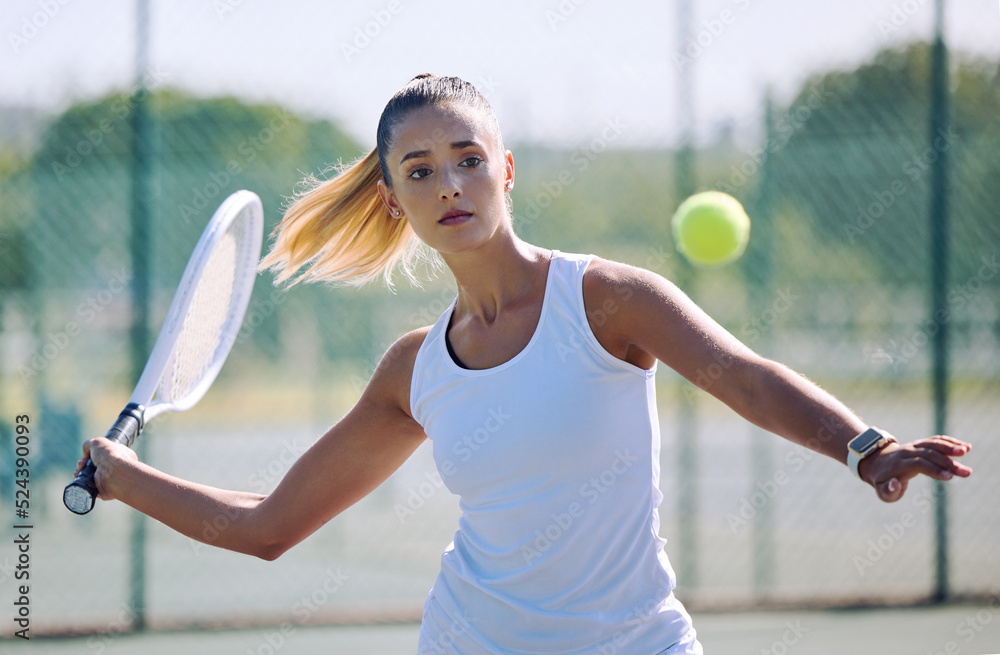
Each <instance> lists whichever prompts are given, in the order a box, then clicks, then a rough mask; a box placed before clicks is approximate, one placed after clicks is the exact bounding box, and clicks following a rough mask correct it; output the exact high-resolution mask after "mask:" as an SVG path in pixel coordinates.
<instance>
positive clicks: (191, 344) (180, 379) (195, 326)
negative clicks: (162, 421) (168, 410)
mask: <svg viewBox="0 0 1000 655" xmlns="http://www.w3.org/2000/svg"><path fill="white" fill-rule="evenodd" d="M250 222H251V221H250V210H249V209H244V210H243V211H242V212H241V213H240V215H238V216H237V217H236V218H235V219H234V220H233V221H232V223H231V224H230V225H229V227H228V229H227V230H226V232H225V233H224V234H223V235H222V237H221V238H220V239H219V241H218V243H217V244H216V246H215V248H214V249H213V250H212V252H211V253H210V255H209V257H208V261H207V262H206V264H205V268H204V271H203V273H202V275H201V278H200V279H199V280H198V282H197V285H196V286H195V288H194V291H193V294H192V299H191V304H190V305H189V307H188V312H187V314H186V316H185V317H184V322H183V325H182V327H181V332H180V334H179V336H178V338H177V342H176V344H175V345H174V348H173V352H172V353H171V355H170V359H169V360H168V362H167V367H166V369H165V370H164V373H163V377H162V378H161V379H160V383H159V386H158V387H157V395H158V396H159V399H160V400H161V401H164V402H173V403H180V402H183V399H184V398H185V397H187V396H188V395H190V394H192V393H195V392H196V391H197V389H198V387H199V385H200V384H201V383H202V381H203V380H204V379H205V378H206V374H207V372H208V371H209V370H210V369H211V368H212V367H213V366H214V365H215V363H216V361H217V359H218V358H220V357H221V358H225V356H226V355H227V354H228V346H226V347H222V348H220V346H223V345H224V344H226V342H227V337H231V336H232V335H231V333H232V332H233V331H234V330H237V329H239V324H240V322H241V321H240V320H239V319H240V318H241V316H237V314H241V313H242V311H241V310H242V307H241V302H240V300H241V298H244V297H245V296H246V295H247V294H249V293H250V288H251V287H252V286H253V281H254V274H255V265H256V258H257V255H256V253H254V252H252V242H253V234H252V230H251V229H250ZM248 258H251V259H253V261H252V262H248V261H247V260H248Z"/></svg>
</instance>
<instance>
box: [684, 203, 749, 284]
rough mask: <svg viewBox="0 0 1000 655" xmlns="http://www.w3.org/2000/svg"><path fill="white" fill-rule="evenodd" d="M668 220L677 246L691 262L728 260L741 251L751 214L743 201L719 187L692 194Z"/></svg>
mask: <svg viewBox="0 0 1000 655" xmlns="http://www.w3.org/2000/svg"><path fill="white" fill-rule="evenodd" d="M671 222H672V224H673V231H674V242H675V243H676V244H677V249H678V250H679V251H681V252H682V253H684V256H685V257H687V258H688V259H689V260H690V261H691V262H692V263H694V264H701V265H703V266H717V265H720V264H726V263H729V262H731V261H733V260H735V259H738V258H739V256H740V255H742V254H743V251H744V250H746V247H747V242H748V241H749V240H750V218H749V217H748V216H747V213H746V211H745V210H744V209H743V205H741V204H740V201H739V200H737V199H736V198H734V197H732V196H730V195H728V194H725V193H722V192H721V191H705V192H703V193H696V194H695V195H693V196H691V197H690V198H688V199H687V200H685V201H684V202H682V203H681V204H680V206H679V207H678V208H677V211H676V212H675V213H674V217H673V220H672V221H671Z"/></svg>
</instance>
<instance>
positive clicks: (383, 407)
mask: <svg viewBox="0 0 1000 655" xmlns="http://www.w3.org/2000/svg"><path fill="white" fill-rule="evenodd" d="M425 334H426V329H422V330H417V331H414V332H411V333H409V334H407V335H406V336H404V337H402V338H401V339H400V340H399V341H397V342H396V343H395V344H393V345H392V347H390V348H389V350H388V351H387V352H386V354H385V355H384V356H383V358H382V361H381V362H380V363H379V366H378V368H377V369H376V370H375V373H374V374H373V375H372V379H371V381H370V382H369V383H368V386H367V388H366V389H365V392H364V394H362V397H361V399H360V400H359V401H358V404H357V405H356V406H355V407H354V408H353V409H352V410H351V411H350V412H349V413H348V414H347V416H345V417H344V418H343V419H342V420H341V421H340V422H339V423H337V424H336V425H335V426H333V427H332V428H331V429H330V430H329V431H328V432H327V433H326V434H325V435H323V437H321V438H320V439H319V441H317V442H316V443H315V444H314V445H313V446H312V447H311V448H310V449H309V450H308V451H306V452H305V453H304V454H303V455H302V456H301V457H300V458H299V459H298V461H296V462H295V464H294V465H293V466H292V467H291V469H290V470H289V471H288V473H287V474H286V475H285V477H284V478H283V479H282V480H281V482H280V483H279V484H278V487H277V488H276V489H275V490H274V491H273V492H272V493H271V494H269V495H267V496H262V495H260V494H254V493H246V492H242V491H227V490H224V489H216V488H214V487H208V486H205V485H201V484H196V483H193V482H188V481H186V480H181V479H178V478H175V477H172V476H170V475H167V474H165V473H162V472H160V471H158V470H156V469H154V468H152V467H151V466H148V465H146V464H143V463H142V462H139V461H138V458H137V456H136V454H135V452H134V451H132V450H130V449H128V448H126V447H124V446H121V445H120V444H114V443H112V442H109V441H108V440H107V439H104V438H100V439H91V440H90V441H88V442H87V443H85V444H84V457H83V460H82V461H84V462H85V461H86V459H87V457H88V456H89V457H90V458H91V459H92V460H93V461H94V464H95V465H96V466H97V476H96V480H97V486H98V489H99V490H100V497H101V498H103V499H106V500H107V499H113V498H116V499H118V500H121V501H122V502H124V503H126V504H128V505H130V506H132V507H134V508H135V509H137V510H139V511H140V512H142V513H144V514H147V515H149V516H150V517H152V518H154V519H156V520H158V521H160V522H162V523H164V524H166V525H167V526H169V527H171V528H173V529H175V530H177V531H178V532H181V533H183V534H185V535H187V536H188V537H191V538H192V539H196V540H198V541H202V542H205V543H209V544H211V545H213V546H219V547H221V548H226V549H229V550H235V551H238V552H241V553H246V554H249V555H255V556H257V557H261V558H263V559H267V560H272V559H275V558H277V557H278V556H279V555H281V554H282V553H283V552H285V551H286V550H288V549H289V548H291V547H292V546H294V545H295V544H297V543H298V542H300V541H302V540H303V539H305V538H306V537H307V536H309V535H310V534H312V533H313V532H315V531H316V530H317V529H318V528H319V527H320V526H322V525H323V524H324V523H326V522H327V521H329V520H330V519H331V518H333V517H334V516H336V515H337V514H339V513H340V512H342V511H344V510H345V509H347V508H348V507H350V506H351V505H353V504H354V503H355V502H357V501H358V500H360V499H361V498H363V497H364V496H366V495H367V494H368V493H370V492H371V491H372V490H373V489H375V488H376V487H377V486H378V485H380V484H381V483H382V482H383V481H385V480H386V479H387V478H388V477H389V476H390V475H392V473H393V472H394V471H395V470H396V469H398V468H399V466H400V465H402V463H403V462H405V461H406V459H407V458H408V457H409V456H410V455H411V454H412V453H413V451H414V450H416V448H417V446H419V445H420V443H421V442H422V441H423V440H424V438H425V435H424V432H423V429H422V428H421V427H420V425H418V424H417V422H416V421H414V420H413V418H412V417H411V416H410V407H409V389H410V378H411V375H412V372H413V361H414V359H415V357H416V352H417V350H418V349H419V347H420V343H421V342H422V341H423V337H424V335H425ZM223 518H224V519H225V520H220V519H223ZM218 524H223V525H226V527H225V529H222V530H218V529H215V528H214V527H213V529H212V530H207V527H208V526H214V525H218Z"/></svg>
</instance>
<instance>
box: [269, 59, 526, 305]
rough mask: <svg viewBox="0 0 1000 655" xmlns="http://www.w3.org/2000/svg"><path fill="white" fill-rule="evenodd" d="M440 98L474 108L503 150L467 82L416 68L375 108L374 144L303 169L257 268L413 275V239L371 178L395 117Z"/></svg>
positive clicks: (385, 174)
mask: <svg viewBox="0 0 1000 655" xmlns="http://www.w3.org/2000/svg"><path fill="white" fill-rule="evenodd" d="M448 104H461V105H464V106H468V107H471V108H473V109H476V110H479V111H480V112H482V114H483V117H484V119H485V120H486V121H487V124H488V125H489V127H490V129H491V130H492V131H493V133H494V135H495V136H496V141H497V145H498V146H499V148H500V152H501V153H503V152H505V150H504V146H503V140H502V137H501V135H500V125H499V122H498V121H497V118H496V114H494V112H493V108H492V107H491V106H490V104H489V102H488V101H487V100H486V98H485V97H483V95H482V94H481V93H479V91H477V90H476V88H475V87H473V86H472V85H471V84H469V83H468V82H465V81H464V80H461V79H459V78H457V77H442V76H440V75H434V74H431V73H425V74H422V75H417V76H416V77H414V78H413V79H412V80H410V81H409V82H408V83H407V84H406V85H405V86H404V87H403V88H402V89H400V90H399V91H397V92H396V94H395V95H393V96H392V98H390V99H389V102H388V104H386V106H385V109H383V110H382V116H381V117H380V118H379V122H378V130H377V134H376V146H375V149H374V150H372V151H371V152H369V153H368V154H367V155H365V156H363V157H361V158H360V159H357V160H356V161H354V162H353V163H351V164H349V165H347V166H343V165H338V166H337V167H335V168H334V169H333V170H335V171H336V174H335V176H334V177H332V178H330V179H327V180H319V179H317V178H316V177H315V176H313V175H310V176H308V177H307V178H306V179H305V180H303V182H302V184H301V185H300V186H301V188H300V190H299V191H298V192H297V193H296V194H295V195H294V196H293V197H292V199H291V201H292V202H291V205H290V206H289V207H288V208H287V210H286V211H285V214H284V216H283V217H282V220H281V222H280V223H279V224H278V226H277V227H276V228H275V229H274V232H273V233H272V235H271V236H272V237H273V238H274V244H273V245H272V247H271V251H270V252H269V253H268V254H267V256H266V257H264V259H263V260H262V261H261V263H260V269H261V270H268V269H270V270H273V271H274V272H275V273H276V280H275V282H276V283H278V284H280V283H284V282H287V283H288V284H289V286H293V285H295V284H298V283H299V282H301V281H307V282H319V281H326V282H340V283H345V284H352V285H361V284H364V283H365V282H368V281H369V280H372V279H373V278H376V277H378V276H379V275H382V276H383V278H384V279H385V282H386V284H387V285H388V286H389V287H390V288H391V287H392V273H393V271H394V270H395V269H397V268H399V269H401V270H402V273H403V275H404V276H405V277H406V278H407V279H408V280H410V281H411V282H413V283H417V279H416V276H415V275H414V272H413V261H414V259H415V258H416V257H415V255H416V254H417V252H418V250H419V241H418V239H417V238H416V235H415V234H414V233H413V228H412V227H411V226H410V223H409V221H408V220H406V219H405V218H402V219H400V218H396V217H394V216H392V215H391V214H390V213H389V210H388V209H386V207H385V205H384V204H383V202H382V199H381V198H380V197H379V194H378V181H379V180H380V179H381V180H385V184H386V185H387V186H388V187H389V188H392V177H391V175H390V172H389V166H388V163H387V162H386V155H387V154H388V152H389V150H390V149H391V148H392V145H393V137H394V136H395V132H396V129H397V127H398V126H399V125H400V124H401V123H402V122H403V120H405V119H406V117H407V116H408V115H409V114H410V113H412V112H413V111H415V110H417V109H421V108H423V107H429V106H442V105H448ZM508 201H509V196H508ZM508 209H509V202H508Z"/></svg>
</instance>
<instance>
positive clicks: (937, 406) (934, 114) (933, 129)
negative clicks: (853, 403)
mask: <svg viewBox="0 0 1000 655" xmlns="http://www.w3.org/2000/svg"><path fill="white" fill-rule="evenodd" d="M934 9H935V17H934V46H933V50H932V52H931V124H930V134H929V135H928V138H929V143H928V145H929V147H931V148H934V141H935V139H937V138H939V135H940V134H942V133H944V132H945V130H946V128H947V125H948V51H947V48H946V46H945V42H944V0H936V2H935V6H934ZM935 153H936V155H937V157H936V158H935V159H934V161H933V163H932V165H931V215H930V220H931V226H930V227H931V229H930V240H931V243H930V248H931V316H930V319H931V321H932V322H933V323H934V325H935V327H936V328H937V331H936V332H935V333H934V345H933V358H934V362H933V366H932V373H931V383H932V388H933V394H934V432H935V434H946V433H947V418H948V377H949V371H948V368H949V367H948V321H947V320H942V319H940V318H939V317H943V316H947V312H948V304H947V293H948V152H947V150H946V149H944V148H938V149H935ZM934 485H935V486H936V489H935V491H936V492H937V493H936V494H934V499H935V500H934V502H935V505H934V519H935V553H934V564H935V567H934V568H935V575H934V594H933V598H934V600H935V601H938V602H942V601H944V600H946V599H947V598H948V594H949V591H948V496H947V489H946V487H945V484H944V483H943V482H941V481H936V482H935V483H934Z"/></svg>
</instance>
